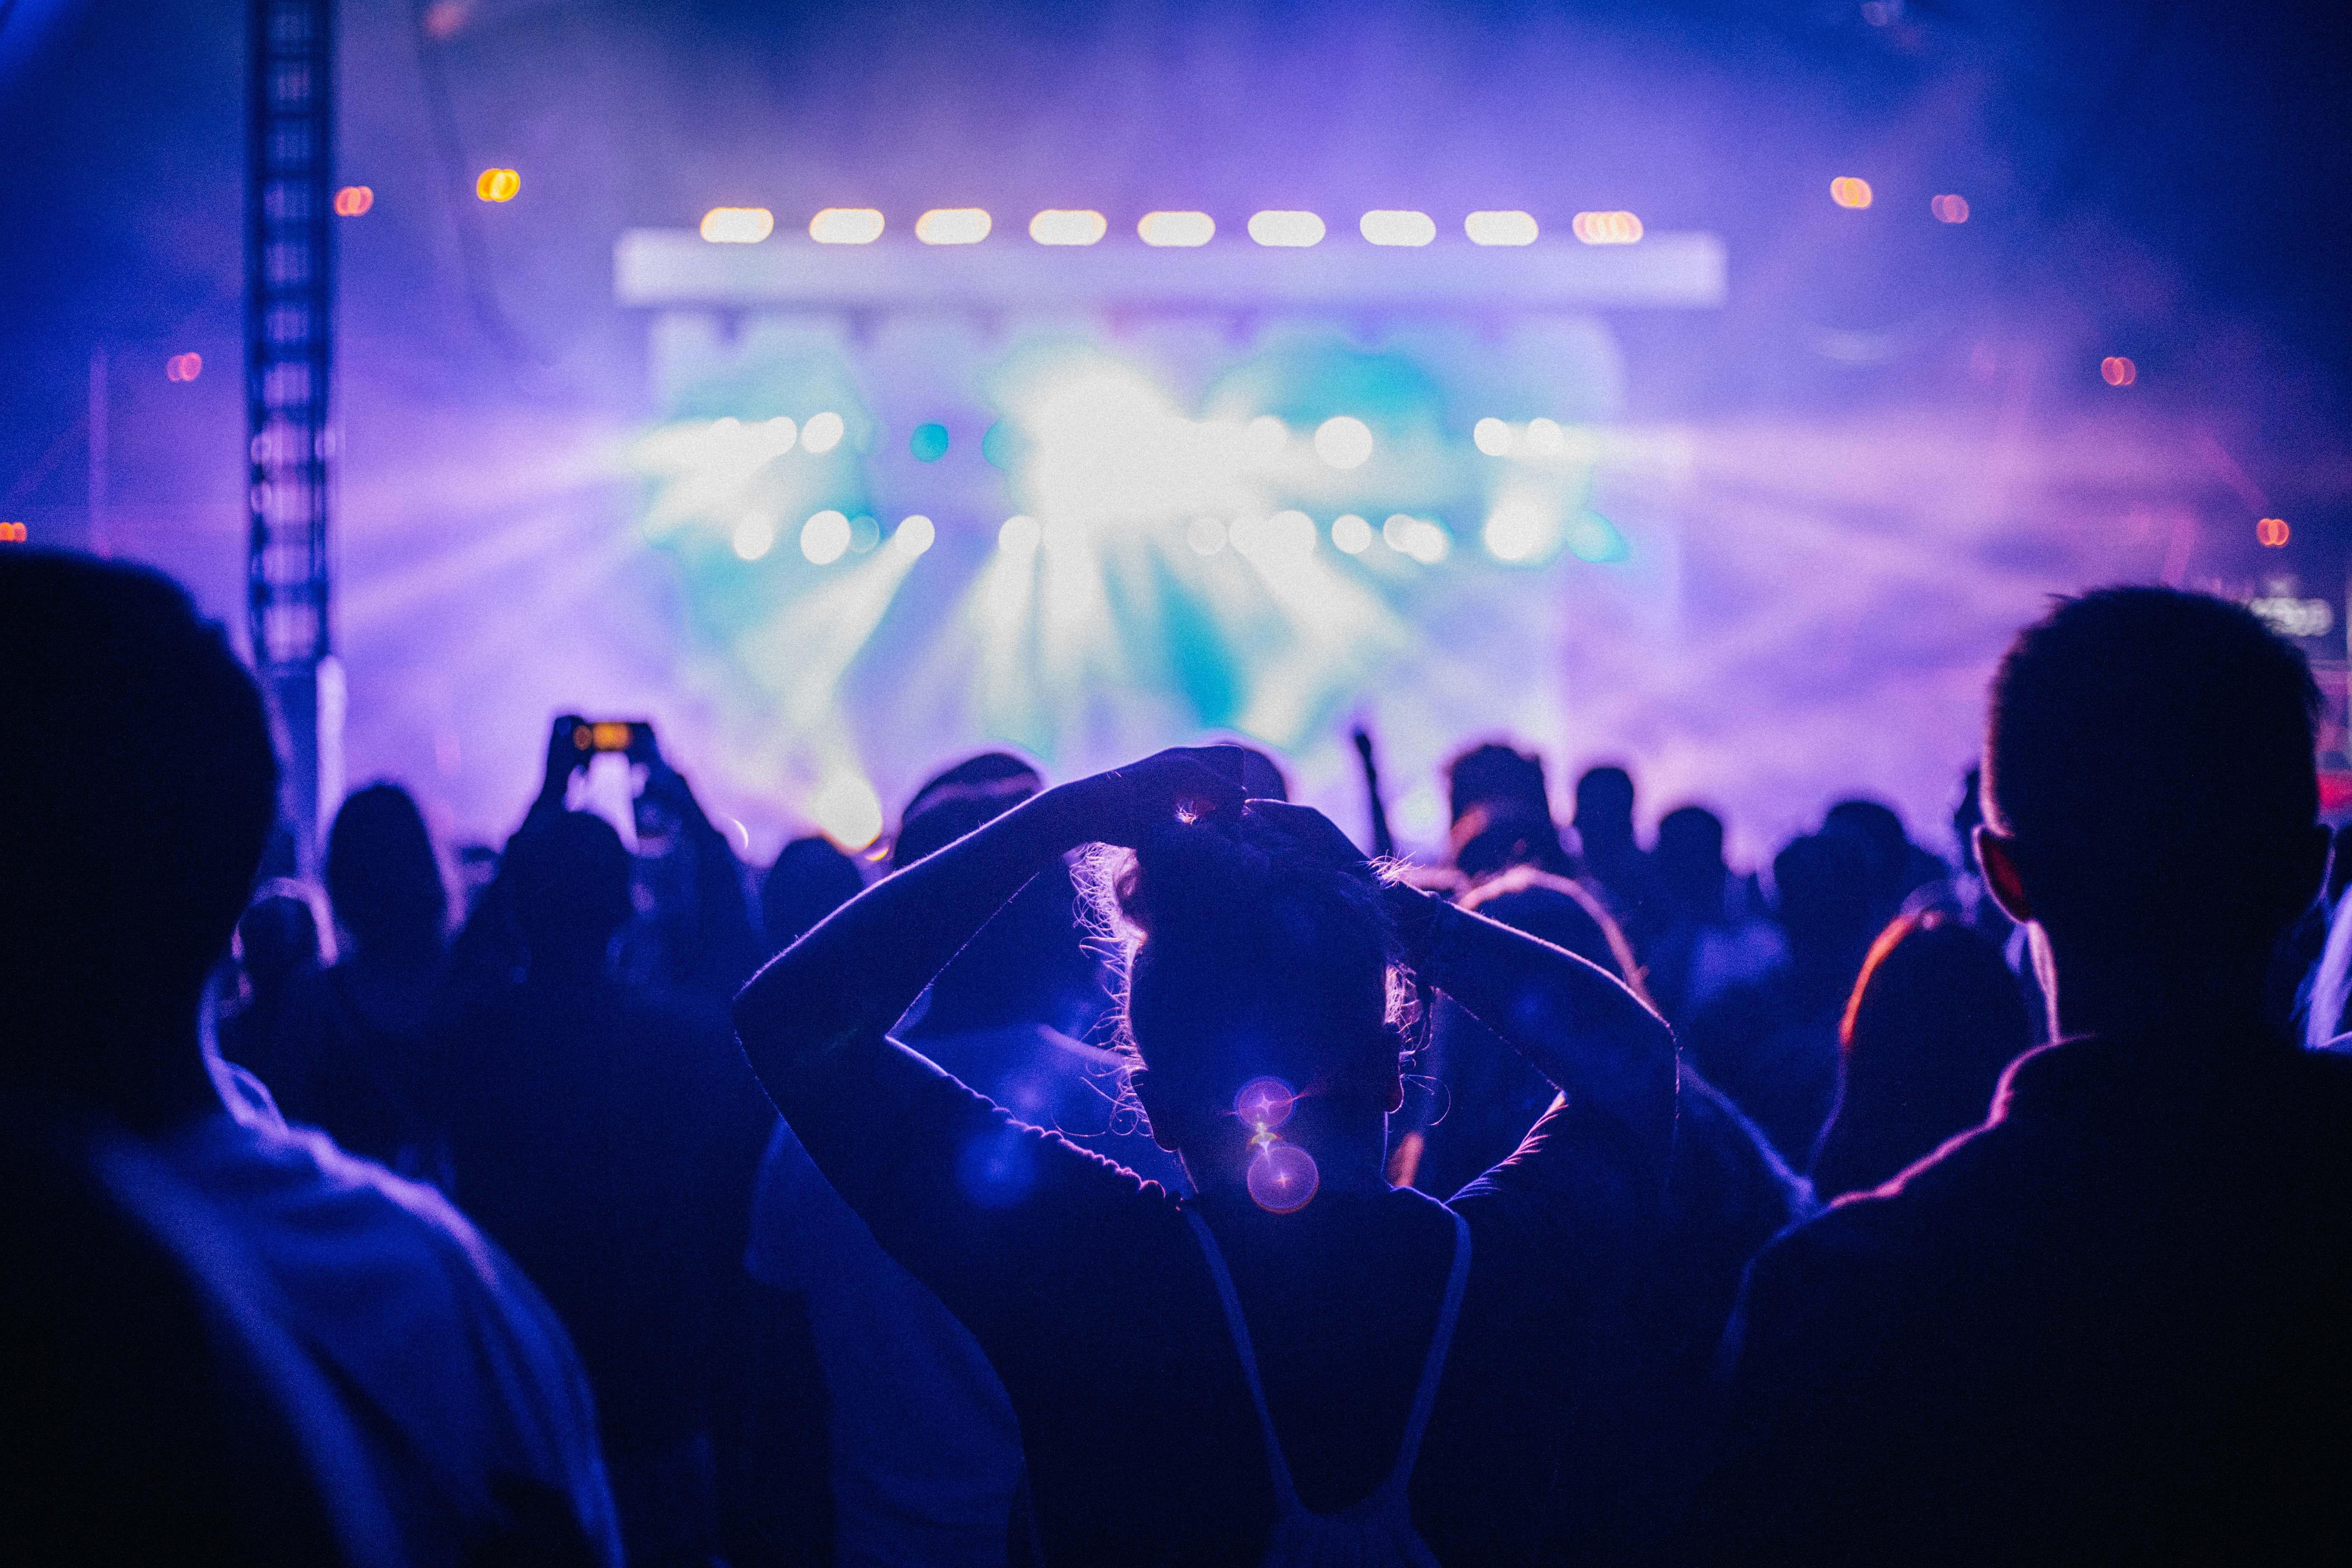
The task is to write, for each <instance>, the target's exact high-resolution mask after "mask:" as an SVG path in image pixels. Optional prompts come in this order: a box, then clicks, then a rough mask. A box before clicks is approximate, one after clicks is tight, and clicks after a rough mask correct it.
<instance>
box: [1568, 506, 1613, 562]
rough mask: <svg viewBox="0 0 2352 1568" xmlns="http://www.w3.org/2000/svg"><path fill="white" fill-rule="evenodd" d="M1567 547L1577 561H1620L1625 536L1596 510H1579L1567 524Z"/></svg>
mask: <svg viewBox="0 0 2352 1568" xmlns="http://www.w3.org/2000/svg"><path fill="white" fill-rule="evenodd" d="M1568 548H1569V552H1570V553H1571V554H1573V555H1574V556H1575V557H1576V558H1577V559H1578V560H1579V561H1593V562H1602V561H1622V560H1624V559H1625V556H1626V554H1627V551H1626V549H1625V536H1624V535H1623V534H1622V533H1620V532H1618V531H1617V525H1616V524H1614V523H1612V522H1611V521H1609V520H1608V519H1607V518H1605V517H1603V516H1601V514H1600V513H1599V512H1597V511H1588V512H1581V513H1580V514H1578V516H1577V517H1576V518H1575V520H1574V521H1571V522H1570V523H1569V525H1568Z"/></svg>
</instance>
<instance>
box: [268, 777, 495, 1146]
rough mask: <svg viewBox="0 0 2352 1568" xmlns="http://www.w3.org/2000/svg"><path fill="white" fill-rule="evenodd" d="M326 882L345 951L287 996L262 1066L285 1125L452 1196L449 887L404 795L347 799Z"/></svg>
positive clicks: (385, 788)
mask: <svg viewBox="0 0 2352 1568" xmlns="http://www.w3.org/2000/svg"><path fill="white" fill-rule="evenodd" d="M326 873H327V878H326V879H327V897H328V900H329V901H330V902H331V904H332V905H333V908H334V913H335V923H336V925H337V926H338V927H340V928H341V932H342V938H343V940H342V942H341V943H340V944H339V947H340V949H341V952H340V955H339V957H338V958H337V960H336V962H335V963H333V964H332V965H331V966H330V967H329V968H327V969H326V970H325V971H324V972H322V973H311V974H309V975H306V976H304V977H303V978H302V979H301V980H300V981H299V982H298V983H297V984H295V985H294V986H293V987H292V988H291V990H290V992H289V995H288V999H287V1004H286V1006H285V1008H284V1009H283V1011H282V1012H281V1014H280V1015H279V1017H278V1035H279V1037H278V1040H277V1041H276V1042H275V1044H274V1046H273V1047H272V1048H271V1050H270V1053H269V1057H270V1064H269V1067H268V1068H256V1070H257V1071H258V1072H259V1073H260V1074H261V1077H262V1079H263V1081H264V1082H266V1083H268V1086H269V1089H270V1092H271V1094H272V1095H274V1096H275V1097H276V1099H277V1101H278V1109H279V1110H282V1111H283V1112H284V1113H285V1114H286V1116H287V1118H288V1120H289V1121H298V1122H301V1123H304V1124H306V1125H309V1126H312V1127H319V1128H323V1129H325V1130H326V1131H328V1132H331V1133H332V1134H333V1135H334V1138H335V1142H338V1143H340V1144H341V1145H342V1146H343V1147H344V1148H346V1149H349V1150H351V1151H352V1152H353V1153H357V1154H364V1155H366V1156H367V1157H368V1158H369V1159H371V1160H375V1161H379V1162H381V1163H383V1164H385V1165H388V1166H390V1167H391V1168H392V1169H394V1170H395V1171H397V1172H399V1173H401V1174H402V1175H404V1176H410V1177H414V1178H415V1179H417V1180H419V1181H430V1182H433V1183H435V1184H436V1185H441V1186H445V1187H446V1185H447V1184H448V1132H447V1124H446V1107H445V1105H444V1104H443V1103H442V1076H443V1068H442V1065H441V1060H440V1057H441V1047H442V1043H443V1042H442V1039H441V1037H440V1034H439V1032H438V1031H437V1029H436V1018H435V1012H436V1008H437V1007H438V1006H439V1005H440V1002H441V988H442V982H443V980H444V979H445V977H446V971H447V967H448V940H449V890H448V887H447V884H446V883H445V882H444V881H443V880H442V877H441V861H440V858H439V857H438V856H437V855H436V854H435V852H434V848H433V839H432V836H431V835H430V834H429V833H428V832H427V831H426V829H425V818H424V816H423V814H421V813H420V812H419V811H418V810H417V809H416V802H415V800H414V799H412V798H411V797H410V795H409V794H408V792H407V791H406V790H404V789H402V788H401V787H400V786H399V785H397V784H370V785H369V786H368V787H366V788H365V789H362V790H359V791H357V792H356V793H354V794H353V795H351V796H350V797H349V798H348V799H346V800H345V801H344V802H343V804H342V806H341V809H339V810H338V811H337V812H336V813H335V823H334V827H333V828H332V830H331V831H330V832H329V834H328V836H327V864H326Z"/></svg>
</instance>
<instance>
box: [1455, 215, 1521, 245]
mask: <svg viewBox="0 0 2352 1568" xmlns="http://www.w3.org/2000/svg"><path fill="white" fill-rule="evenodd" d="M1462 232H1463V233H1465V234H1466V235H1468V236H1469V237H1470V243H1471V244H1473V245H1533V244H1534V243H1535V242H1536V236H1537V234H1538V232H1539V231H1538V229H1537V227H1536V220H1535V218H1534V216H1532V215H1530V214H1528V213H1523V212H1485V213H1472V214H1471V215H1470V216H1468V217H1465V218H1464V219H1463V220H1462Z"/></svg>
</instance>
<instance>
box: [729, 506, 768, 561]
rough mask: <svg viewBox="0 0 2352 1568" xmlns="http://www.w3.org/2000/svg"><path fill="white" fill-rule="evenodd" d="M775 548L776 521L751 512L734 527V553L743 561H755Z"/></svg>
mask: <svg viewBox="0 0 2352 1568" xmlns="http://www.w3.org/2000/svg"><path fill="white" fill-rule="evenodd" d="M775 547H776V520H775V519H774V518H772V517H765V516H762V515H761V514H760V513H758V512H753V513H752V514H751V516H750V517H747V518H745V519H744V520H743V521H740V522H739V523H737V524H736V525H735V553H736V555H737V556H738V557H739V558H740V559H742V560H745V561H757V560H758V559H760V557H761V556H762V555H765V554H766V553H767V552H769V551H771V550H773V549H774V548H775Z"/></svg>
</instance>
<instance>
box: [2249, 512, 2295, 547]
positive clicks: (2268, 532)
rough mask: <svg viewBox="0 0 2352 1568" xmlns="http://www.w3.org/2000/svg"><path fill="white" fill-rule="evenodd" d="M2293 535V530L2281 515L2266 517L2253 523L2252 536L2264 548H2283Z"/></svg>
mask: <svg viewBox="0 0 2352 1568" xmlns="http://www.w3.org/2000/svg"><path fill="white" fill-rule="evenodd" d="M2254 538H2255V539H2257V540H2258V541H2260V542H2261V543H2262V545H2263V549H2265V550H2281V549H2284V548H2285V546H2286V542H2287V541H2288V540H2290V539H2292V538H2294V530H2293V529H2291V528H2289V527H2288V526H2287V525H2286V519H2284V518H2283V517H2266V518H2264V519H2263V520H2262V521H2260V522H2258V523H2256V524H2254Z"/></svg>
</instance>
